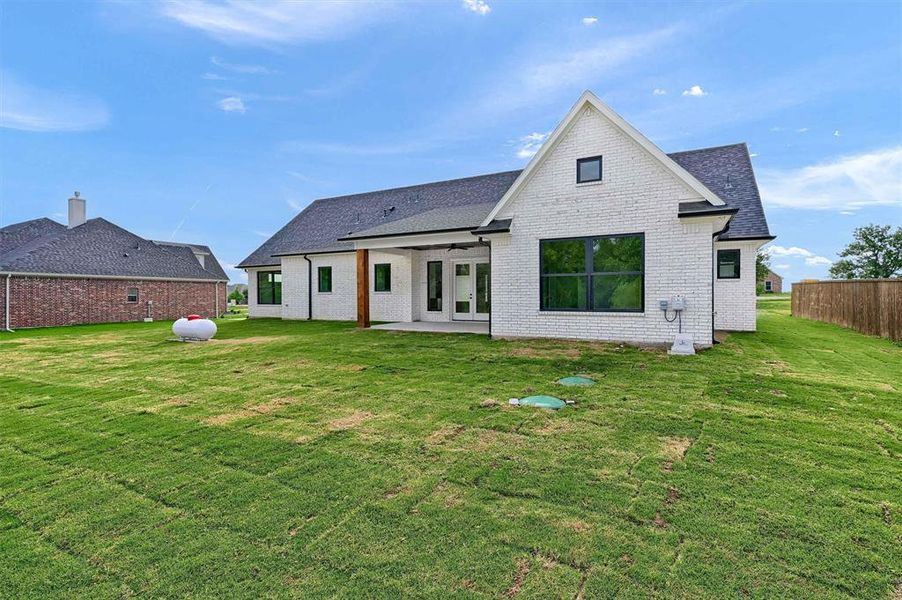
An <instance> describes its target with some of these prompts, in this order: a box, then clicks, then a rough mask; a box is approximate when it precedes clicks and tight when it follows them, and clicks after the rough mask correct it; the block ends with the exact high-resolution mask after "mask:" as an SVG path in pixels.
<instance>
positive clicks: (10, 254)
mask: <svg viewBox="0 0 902 600" xmlns="http://www.w3.org/2000/svg"><path fill="white" fill-rule="evenodd" d="M37 221H45V222H44V223H41V224H40V225H37V226H35V225H29V224H34V223H35V221H26V222H25V223H17V224H15V225H10V226H8V227H4V228H3V229H0V240H2V241H0V249H2V252H0V271H3V272H11V273H47V274H55V275H56V274H59V275H91V276H100V277H103V276H107V277H155V278H166V279H196V280H204V279H206V280H210V281H222V280H227V279H228V277H226V276H225V273H223V272H222V267H220V266H219V264H218V263H217V262H216V260H215V258H213V260H212V262H213V263H214V264H215V265H216V268H213V269H209V270H208V269H205V268H203V267H201V265H200V263H199V262H198V261H197V259H196V258H194V254H193V253H191V251H190V249H189V248H188V247H176V246H173V247H163V246H160V245H157V244H155V243H154V242H152V241H150V240H145V239H144V238H141V237H139V236H137V235H135V234H133V233H131V232H129V231H126V230H125V229H122V228H121V227H119V226H117V225H114V224H113V223H110V222H109V221H107V220H105V219H99V218H98V219H90V220H88V221H86V222H85V223H84V224H82V225H79V226H78V227H73V228H71V229H69V228H67V227H65V226H64V225H60V224H59V223H56V222H55V221H51V220H50V219H38V220H37ZM25 226H28V227H30V228H35V227H38V228H39V229H40V232H39V234H35V233H34V232H32V233H30V234H29V235H27V236H26V235H23V233H22V232H23V231H24V227H25ZM23 240H24V243H23ZM186 253H189V254H186ZM210 257H211V258H212V254H211V255H210ZM208 266H209V265H208Z"/></svg>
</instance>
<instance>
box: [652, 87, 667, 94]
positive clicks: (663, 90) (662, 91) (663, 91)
mask: <svg viewBox="0 0 902 600" xmlns="http://www.w3.org/2000/svg"><path fill="white" fill-rule="evenodd" d="M652 94H654V95H655V96H665V95H666V94H667V90H665V89H663V88H655V89H654V91H652Z"/></svg>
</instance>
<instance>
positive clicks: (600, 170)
mask: <svg viewBox="0 0 902 600" xmlns="http://www.w3.org/2000/svg"><path fill="white" fill-rule="evenodd" d="M595 160H597V161H598V179H581V178H580V176H579V172H580V169H579V167H580V166H581V165H582V164H583V163H587V162H592V161H595ZM603 180H604V155H602V154H599V155H597V156H587V157H586V158H577V159H576V183H577V184H580V183H595V182H598V181H603Z"/></svg>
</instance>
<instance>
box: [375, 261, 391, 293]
mask: <svg viewBox="0 0 902 600" xmlns="http://www.w3.org/2000/svg"><path fill="white" fill-rule="evenodd" d="M373 270H374V273H375V277H374V278H373V279H374V286H373V290H374V291H377V292H390V291H391V263H381V264H378V265H376V266H375V267H373Z"/></svg>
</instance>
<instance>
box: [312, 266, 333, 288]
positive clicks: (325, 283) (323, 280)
mask: <svg viewBox="0 0 902 600" xmlns="http://www.w3.org/2000/svg"><path fill="white" fill-rule="evenodd" d="M316 280H317V287H316V289H317V290H319V293H320V294H329V293H331V292H332V267H318V268H317V270H316Z"/></svg>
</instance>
